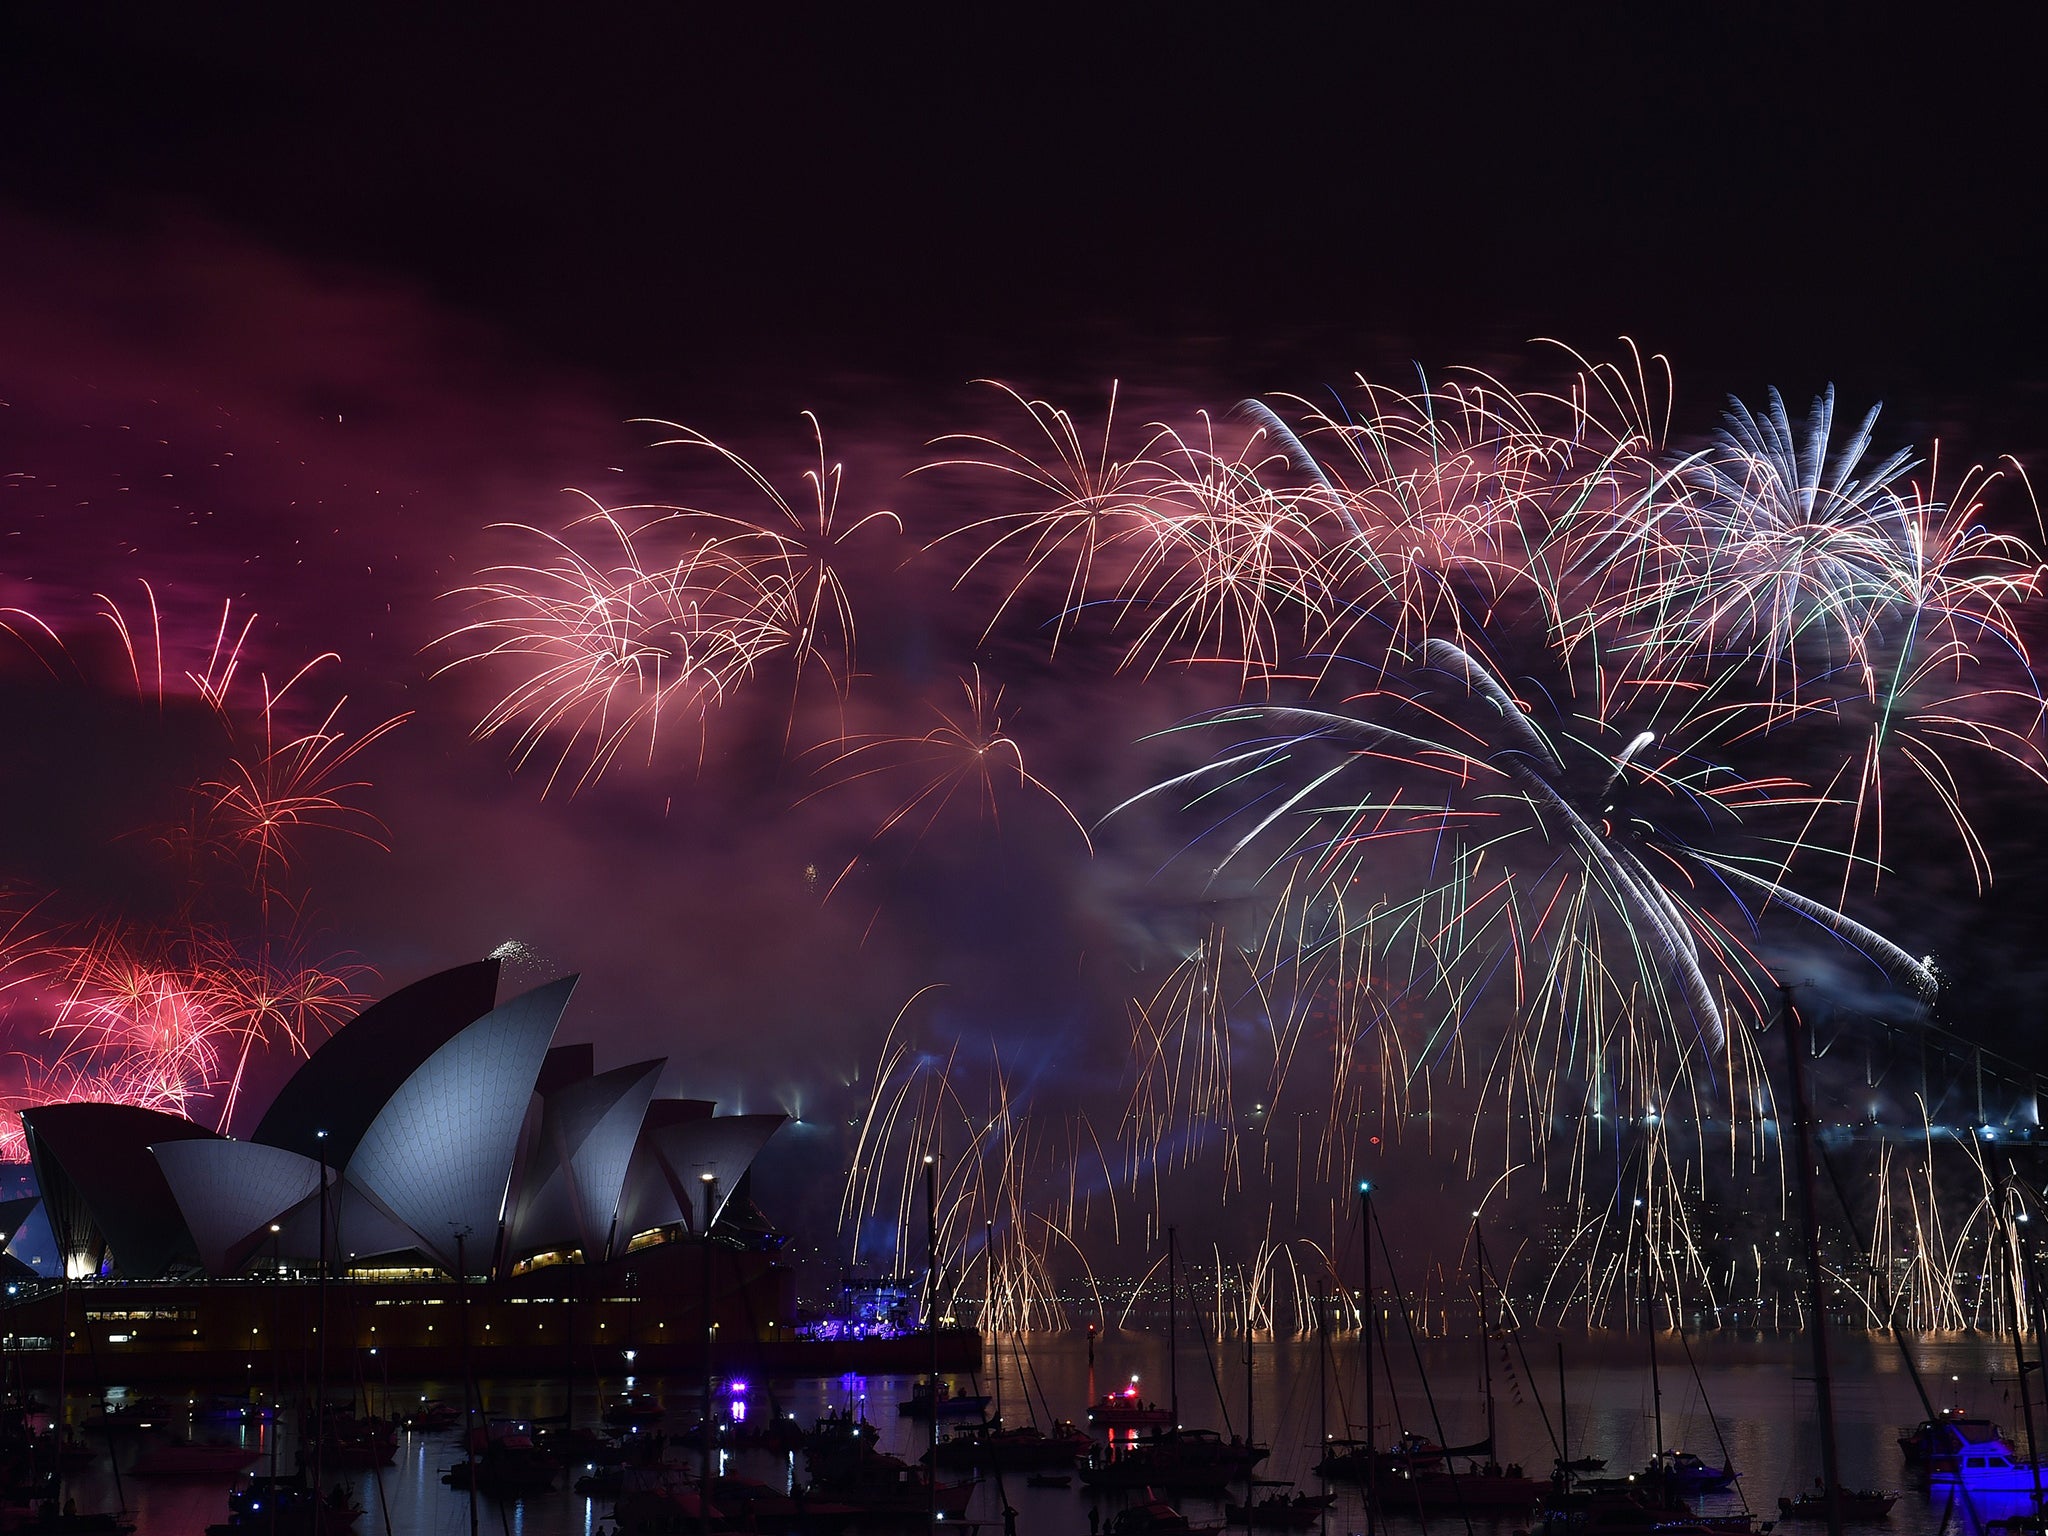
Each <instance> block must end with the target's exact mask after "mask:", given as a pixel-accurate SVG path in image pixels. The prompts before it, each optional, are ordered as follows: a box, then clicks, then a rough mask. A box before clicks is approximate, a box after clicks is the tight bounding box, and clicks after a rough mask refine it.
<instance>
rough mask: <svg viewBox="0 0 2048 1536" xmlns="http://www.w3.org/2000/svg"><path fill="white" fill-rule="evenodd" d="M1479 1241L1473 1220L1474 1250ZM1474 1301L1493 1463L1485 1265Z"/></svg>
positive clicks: (1488, 1453) (1489, 1452) (1489, 1456)
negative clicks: (1476, 1309) (1476, 1311)
mask: <svg viewBox="0 0 2048 1536" xmlns="http://www.w3.org/2000/svg"><path fill="white" fill-rule="evenodd" d="M1479 1240H1480V1239H1479V1223H1478V1221H1477V1220H1476V1219H1475V1220H1474V1221H1473V1223H1472V1241H1473V1243H1474V1245H1475V1249H1476V1245H1477V1244H1478V1242H1479ZM1475 1299H1476V1300H1477V1301H1478V1303H1479V1380H1480V1382H1481V1384H1482V1386H1483V1387H1484V1389H1485V1392H1486V1456H1487V1459H1488V1460H1489V1461H1494V1460H1498V1459H1499V1456H1500V1452H1499V1451H1498V1450H1497V1449H1496V1448H1495V1446H1494V1443H1493V1437H1494V1428H1495V1425H1494V1407H1493V1360H1492V1358H1491V1357H1490V1356H1489V1354H1488V1352H1487V1348H1486V1346H1487V1342H1488V1340H1487V1337H1486V1265H1485V1264H1484V1263H1481V1264H1480V1265H1479V1288H1478V1290H1477V1292H1476V1293H1475Z"/></svg>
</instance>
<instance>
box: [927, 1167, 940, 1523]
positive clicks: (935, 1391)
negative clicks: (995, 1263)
mask: <svg viewBox="0 0 2048 1536" xmlns="http://www.w3.org/2000/svg"><path fill="white" fill-rule="evenodd" d="M924 1286H925V1291H924V1330H925V1333H926V1334H927V1335H928V1336H929V1337H930V1339H931V1346H932V1375H931V1402H930V1403H929V1404H928V1405H927V1406H928V1407H929V1408H930V1409H931V1420H930V1433H929V1435H928V1436H927V1440H928V1443H929V1447H930V1452H931V1454H930V1455H929V1456H928V1457H927V1458H926V1460H925V1480H926V1484H927V1486H928V1487H929V1488H930V1490H931V1511H930V1513H931V1521H930V1524H931V1527H932V1528H934V1529H936V1528H937V1526H938V1523H939V1160H938V1158H937V1157H935V1156H934V1155H933V1154H931V1153H929V1152H927V1153H925V1155H924Z"/></svg>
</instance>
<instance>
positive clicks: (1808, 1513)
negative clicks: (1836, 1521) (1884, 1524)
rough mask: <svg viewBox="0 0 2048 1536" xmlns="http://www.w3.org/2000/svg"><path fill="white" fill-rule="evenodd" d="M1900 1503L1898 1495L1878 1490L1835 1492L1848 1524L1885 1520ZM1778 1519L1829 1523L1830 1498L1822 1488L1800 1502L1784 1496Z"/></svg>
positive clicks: (1855, 1489)
mask: <svg viewBox="0 0 2048 1536" xmlns="http://www.w3.org/2000/svg"><path fill="white" fill-rule="evenodd" d="M1898 1502H1899V1496H1898V1495H1897V1494H1896V1493H1880V1492H1879V1491H1878V1490H1876V1489H1874V1488H1839V1489H1837V1490H1836V1491H1835V1503H1836V1505H1837V1507H1838V1508H1839V1509H1840V1511H1841V1516H1842V1518H1843V1519H1844V1520H1882V1519H1884V1518H1885V1517H1886V1516H1887V1515H1889V1514H1890V1513H1891V1512H1892V1506H1893V1505H1894V1504H1896V1503H1898ZM1778 1518H1779V1519H1781V1520H1825V1519H1827V1518H1828V1496H1827V1494H1826V1493H1825V1492H1824V1491H1823V1490H1821V1489H1819V1488H1813V1489H1809V1490H1808V1491H1807V1492H1805V1493H1802V1494H1800V1495H1799V1497H1798V1498H1796V1499H1794V1498H1788V1497H1784V1496H1780V1498H1779V1499H1778Z"/></svg>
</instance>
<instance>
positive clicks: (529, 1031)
mask: <svg viewBox="0 0 2048 1536" xmlns="http://www.w3.org/2000/svg"><path fill="white" fill-rule="evenodd" d="M497 984H498V964H497V962H496V961H492V960H485V961H479V962H476V963H473V964H469V965H462V966H457V967H455V968H454V969H452V970H447V971H442V972H439V973H437V974H435V975H432V976H428V977H425V978H423V979H422V980H419V981H416V982H414V983H412V984H411V985H409V986H406V987H403V988H401V989H399V990H398V991H396V992H393V993H392V994H391V995H390V996H388V997H386V998H384V999H383V1000H382V1001H380V1002H377V1003H373V1004H372V1005H370V1006H369V1007H368V1008H366V1009H364V1010H363V1012H362V1013H361V1014H359V1015H358V1016H357V1017H356V1018H355V1019H354V1020H353V1021H351V1022H350V1023H348V1024H346V1025H344V1026H343V1027H342V1028H341V1029H339V1030H338V1031H336V1033H335V1034H334V1035H333V1036H332V1037H331V1038H329V1039H328V1040H327V1041H325V1042H324V1043H323V1044H322V1045H321V1046H320V1048H319V1049H318V1050H316V1051H314V1052H313V1053H312V1055H311V1056H310V1057H309V1058H308V1059H307V1060H306V1061H305V1062H304V1063H302V1064H301V1065H300V1067H299V1068H298V1070H297V1071H296V1072H295V1073H294V1074H293V1076H292V1077H291V1078H290V1080H289V1081H287V1082H286V1083H285V1085H284V1087H283V1088H282V1089H281V1090H280V1091H279V1093H278V1095H277V1098H276V1100H275V1101H274V1102H273V1103H272V1104H271V1106H270V1108H269V1110H268V1111H267V1112H266V1113H265V1114H264V1115H263V1116H262V1118H261V1120H260V1121H259V1122H258V1124H257V1126H256V1130H255V1132H254V1135H253V1138H252V1139H251V1140H249V1141H235V1140H230V1139H228V1138H226V1137H223V1136H220V1135H219V1134H217V1133H216V1132H214V1131H211V1130H208V1129H207V1128H206V1127H204V1126H201V1125H198V1124H195V1123H194V1122H192V1121H190V1120H187V1119H184V1118H182V1117H180V1116H176V1115H167V1114H161V1113H158V1112H156V1111H152V1110H142V1109H135V1108H132V1107H130V1106H126V1105H117V1104H52V1105H45V1106H42V1107H40V1108H36V1109H30V1110H27V1111H24V1112H23V1116H22V1120H23V1125H24V1128H25V1131H26V1141H27V1144H28V1147H29V1150H30V1156H31V1161H32V1163H33V1169H34V1181H35V1187H36V1190H37V1193H38V1194H39V1196H40V1204H39V1205H37V1206H36V1207H35V1209H34V1211H33V1212H31V1213H30V1214H29V1215H28V1216H26V1217H24V1216H23V1214H22V1213H21V1212H20V1211H19V1210H14V1209H10V1210H9V1212H8V1213H7V1214H8V1217H9V1220H10V1222H11V1223H12V1226H11V1227H10V1228H9V1233H8V1235H9V1237H10V1241H9V1243H8V1244H7V1250H6V1251H7V1252H8V1254H9V1256H10V1257H11V1258H13V1259H15V1260H16V1261H17V1262H19V1263H22V1264H25V1265H28V1266H30V1267H32V1268H34V1269H35V1270H36V1272H37V1273H42V1274H50V1275H54V1274H55V1273H57V1272H58V1270H57V1266H59V1265H61V1266H62V1267H63V1270H64V1272H65V1273H68V1274H69V1275H70V1276H72V1277H74V1278H76V1277H80V1276H85V1275H92V1274H107V1275H113V1276H116V1277H118V1278H123V1279H148V1278H159V1277H163V1276H167V1275H174V1274H180V1273H191V1272H193V1271H199V1272H203V1273H205V1274H208V1275H215V1276H232V1275H238V1274H242V1273H245V1272H246V1271H248V1270H249V1268H250V1267H251V1266H252V1265H254V1264H256V1263H259V1262H262V1263H268V1262H273V1261H275V1262H288V1263H293V1264H301V1265H305V1264H311V1263H314V1262H316V1261H319V1260H321V1259H323V1258H325V1259H327V1260H329V1261H330V1262H332V1263H335V1264H349V1263H356V1264H361V1263H364V1262H367V1261H370V1260H372V1259H376V1258H380V1257H383V1256H390V1257H389V1262H393V1263H397V1264H399V1265H401V1266H406V1265H410V1266H424V1267H431V1268H434V1269H438V1270H440V1271H443V1272H445V1273H451V1274H452V1273H453V1272H454V1271H455V1270H456V1268H457V1265H458V1248H459V1249H460V1250H461V1257H460V1263H461V1265H462V1267H464V1268H466V1269H467V1270H468V1271H469V1273H471V1274H473V1275H474V1274H485V1273H492V1274H503V1273H506V1272H508V1271H510V1270H512V1269H513V1268H514V1267H515V1266H519V1265H524V1264H526V1263H528V1262H530V1261H535V1260H536V1259H538V1261H539V1262H557V1261H561V1260H564V1259H570V1258H581V1259H582V1260H584V1261H585V1262H591V1263H596V1262H600V1261H603V1260H605V1259H607V1258H610V1257H613V1256H616V1255H617V1254H620V1253H623V1252H624V1251H625V1249H626V1247H627V1244H628V1243H629V1241H631V1240H632V1239H633V1238H634V1237H636V1236H639V1237H642V1238H643V1239H644V1240H652V1239H651V1238H647V1234H648V1233H649V1232H650V1231H651V1230H652V1229H663V1230H665V1231H670V1232H673V1231H680V1230H684V1229H687V1230H691V1231H695V1230H696V1229H697V1228H698V1227H700V1226H701V1225H702V1221H701V1211H700V1210H697V1209H694V1208H693V1201H698V1200H701V1194H700V1193H699V1191H700V1190H701V1187H702V1175H704V1174H706V1173H708V1174H710V1175H712V1177H713V1179H714V1180H715V1185H714V1187H715V1189H716V1190H717V1195H718V1199H719V1202H720V1203H721V1204H722V1203H723V1202H724V1201H725V1200H726V1199H729V1198H730V1197H731V1196H732V1195H733V1193H734V1192H735V1190H736V1189H737V1188H738V1187H739V1185H740V1181H741V1180H742V1179H743V1177H744V1175H745V1173H746V1170H747V1167H748V1166H749V1165H750V1164H751V1162H752V1161H753V1158H754V1156H755V1155H756V1154H757V1153H758V1152H759V1151H760V1150H761V1148H762V1146H763V1145H765V1144H766V1142H767V1140H768V1138H769V1136H770V1135H772V1134H773V1132H774V1130H775V1128H776V1126H778V1125H780V1124H781V1123H782V1121H783V1118H784V1117H782V1116H780V1115H733V1116H714V1115H711V1114H710V1113H709V1108H710V1106H709V1105H707V1104H704V1103H703V1102H702V1101H682V1100H674V1099H669V1100H661V1099H656V1098H655V1097H654V1090H655V1085H656V1082H657V1080H658V1079H659V1078H660V1076H661V1073H662V1071H663V1069H664V1067H665V1066H666V1063H665V1062H664V1061H661V1060H653V1061H642V1062H636V1063H633V1064H632V1065H630V1066H622V1067H615V1068H612V1069H610V1070H608V1071H604V1072H598V1071H596V1070H595V1064H596V1063H595V1053H594V1051H593V1050H592V1049H591V1048H590V1047H589V1046H571V1047H558V1046H556V1045H555V1032H556V1029H557V1027H558V1026H559V1024H560V1022H561V1019H562V1016H563V1013H564V1010H565V1009H566V1008H567V1007H568V1005H569V1000H570V996H571V994H572V992H573V991H574V989H575V986H576V978H575V977H574V976H565V977H562V978H561V979H559V980H556V981H551V982H548V983H546V984H544V985H542V986H539V987H536V988H534V989H533V990H531V991H529V992H526V993H523V994H521V995H520V996H518V997H514V998H512V999H510V1000H509V1001H507V1002H504V1003H498V1002H497V1000H496V993H497ZM323 1217H324V1223H325V1228H326V1230H325V1231H324V1232H323V1231H322V1225H323ZM44 1233H48V1234H50V1235H51V1236H52V1237H53V1238H54V1242H52V1241H48V1240H45V1238H44V1236H43V1234H44ZM458 1238H460V1239H461V1241H460V1242H458ZM30 1248H33V1249H34V1250H35V1252H33V1253H30V1252H29V1251H27V1250H28V1249H30ZM46 1249H54V1254H51V1253H45V1252H44V1251H43V1250H46Z"/></svg>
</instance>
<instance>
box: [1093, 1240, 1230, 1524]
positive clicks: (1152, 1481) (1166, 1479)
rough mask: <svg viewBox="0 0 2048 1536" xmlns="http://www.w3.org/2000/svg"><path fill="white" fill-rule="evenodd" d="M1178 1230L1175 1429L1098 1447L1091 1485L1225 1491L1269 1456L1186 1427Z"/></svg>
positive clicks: (1170, 1301) (1171, 1248)
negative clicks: (1182, 1392) (1182, 1398)
mask: <svg viewBox="0 0 2048 1536" xmlns="http://www.w3.org/2000/svg"><path fill="white" fill-rule="evenodd" d="M1175 1243H1176V1234H1175V1231H1174V1229H1173V1228H1172V1227H1168V1228H1167V1229H1166V1318H1167V1335H1166V1336H1167V1348H1166V1363H1167V1376H1168V1395H1169V1405H1170V1407H1171V1409H1172V1414H1173V1424H1172V1427H1170V1428H1166V1429H1161V1430H1158V1431H1156V1432H1155V1433H1154V1434H1152V1435H1151V1436H1149V1437H1148V1438H1146V1439H1144V1440H1140V1441H1138V1442H1137V1443H1136V1444H1133V1445H1124V1446H1115V1445H1112V1446H1110V1447H1109V1448H1108V1449H1107V1450H1106V1451H1104V1450H1103V1449H1102V1448H1101V1447H1097V1448H1096V1451H1097V1454H1096V1455H1095V1456H1094V1457H1093V1458H1092V1459H1091V1461H1090V1462H1089V1464H1088V1465H1087V1466H1084V1467H1083V1468H1082V1469H1081V1481H1082V1482H1084V1483H1086V1484H1087V1485H1088V1486H1089V1487H1091V1488H1148V1487H1153V1488H1172V1489H1186V1490H1190V1491H1194V1490H1210V1491H1214V1492H1219V1493H1220V1492H1221V1491H1222V1490H1223V1489H1225V1488H1226V1487H1228V1486H1229V1485H1230V1484H1231V1483H1234V1482H1238V1481H1240V1480H1241V1479H1243V1478H1247V1477H1249V1476H1250V1475H1251V1471H1252V1468H1253V1467H1255V1466H1257V1465H1258V1464H1259V1463H1260V1462H1262V1461H1264V1460H1265V1459H1266V1455H1267V1448H1266V1447H1265V1446H1263V1445H1257V1444H1254V1443H1253V1442H1251V1441H1250V1440H1248V1439H1246V1438H1244V1437H1242V1436H1235V1435H1233V1436H1232V1437H1231V1438H1230V1439H1229V1440H1227V1441H1226V1440H1225V1439H1224V1438H1223V1437H1222V1436H1221V1435H1219V1434H1217V1433H1216V1431H1215V1430H1213V1429H1185V1428H1182V1427H1181V1425H1180V1366H1179V1361H1178V1360H1177V1358H1176V1356H1177V1355H1178V1353H1179V1350H1178V1347H1177V1346H1178V1343H1179V1316H1180V1314H1179V1301H1178V1298H1177V1296H1176V1294H1175V1282H1176V1280H1177V1278H1178V1273H1179V1266H1178V1253H1177V1250H1176V1248H1175Z"/></svg>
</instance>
